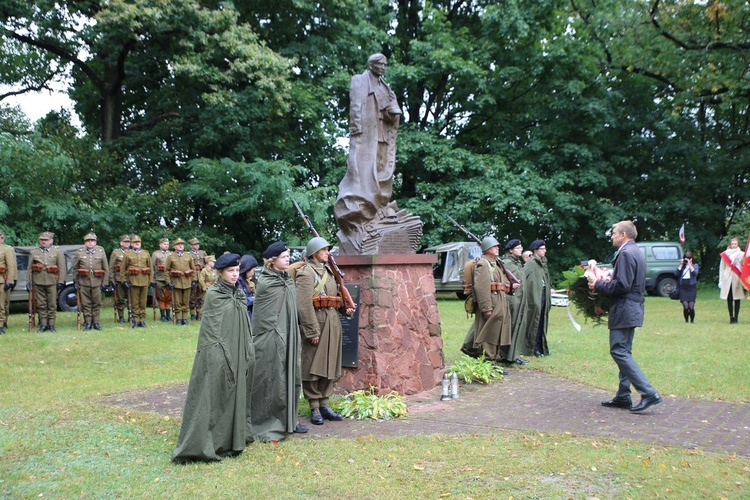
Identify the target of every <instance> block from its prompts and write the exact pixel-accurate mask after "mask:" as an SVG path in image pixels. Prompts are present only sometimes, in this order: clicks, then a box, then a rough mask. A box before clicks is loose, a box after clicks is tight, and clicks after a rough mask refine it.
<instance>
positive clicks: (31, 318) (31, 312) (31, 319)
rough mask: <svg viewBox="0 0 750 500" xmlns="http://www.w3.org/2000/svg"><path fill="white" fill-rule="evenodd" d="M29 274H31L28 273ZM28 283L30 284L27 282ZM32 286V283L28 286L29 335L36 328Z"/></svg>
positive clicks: (34, 297)
mask: <svg viewBox="0 0 750 500" xmlns="http://www.w3.org/2000/svg"><path fill="white" fill-rule="evenodd" d="M29 274H31V273H29ZM29 283H32V282H31V281H29ZM33 288H34V285H33V283H32V284H31V285H30V286H29V333H31V330H33V329H34V327H35V326H36V324H35V319H34V318H35V316H36V296H35V295H34V290H33Z"/></svg>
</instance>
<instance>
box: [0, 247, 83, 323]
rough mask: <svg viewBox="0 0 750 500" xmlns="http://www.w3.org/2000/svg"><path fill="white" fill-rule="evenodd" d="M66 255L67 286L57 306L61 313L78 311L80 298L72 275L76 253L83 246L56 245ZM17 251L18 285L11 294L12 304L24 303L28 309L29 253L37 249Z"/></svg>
mask: <svg viewBox="0 0 750 500" xmlns="http://www.w3.org/2000/svg"><path fill="white" fill-rule="evenodd" d="M56 246H57V248H59V249H60V250H62V251H63V254H65V264H66V267H67V269H66V275H65V286H64V287H63V289H62V290H61V291H60V293H58V294H57V306H58V308H59V309H60V310H61V311H67V312H76V311H78V296H77V295H76V287H75V283H74V280H75V276H73V274H72V273H71V270H72V269H73V263H74V262H75V258H76V252H77V251H78V249H79V248H81V246H82V245H56ZM13 248H14V249H15V251H16V263H17V264H18V283H17V284H16V289H15V290H13V291H12V292H11V294H10V302H11V304H14V303H21V302H23V303H24V304H26V307H28V300H29V292H28V291H26V276H27V274H26V273H27V269H28V267H29V252H31V250H33V249H34V248H36V247H13Z"/></svg>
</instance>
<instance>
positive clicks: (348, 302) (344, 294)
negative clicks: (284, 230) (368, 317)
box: [292, 198, 357, 309]
mask: <svg viewBox="0 0 750 500" xmlns="http://www.w3.org/2000/svg"><path fill="white" fill-rule="evenodd" d="M292 203H294V206H295V208H296V209H297V212H299V215H300V217H302V220H304V221H305V225H306V226H307V229H309V230H310V232H311V233H312V235H313V236H315V237H316V238H319V237H320V234H318V231H316V230H315V226H313V223H312V222H310V218H309V217H308V216H307V215H305V212H303V211H302V208H301V207H300V206H299V203H297V200H295V199H294V198H292ZM328 263H329V264H330V265H331V268H332V269H333V277H334V278H335V279H336V284H337V285H338V287H339V292H340V293H341V299H342V300H343V301H344V307H346V309H356V308H357V305H356V304H355V303H354V299H352V295H351V294H350V293H349V290H347V288H346V286H345V283H344V273H343V272H342V271H341V268H339V266H338V265H337V264H336V260H335V259H334V258H333V255H330V254H329V255H328Z"/></svg>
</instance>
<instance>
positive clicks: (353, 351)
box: [339, 283, 359, 368]
mask: <svg viewBox="0 0 750 500" xmlns="http://www.w3.org/2000/svg"><path fill="white" fill-rule="evenodd" d="M346 289H347V290H349V294H350V295H351V296H352V300H353V301H354V303H355V304H356V305H357V309H356V310H355V311H354V315H353V316H352V317H351V318H347V317H346V315H345V314H341V313H339V318H341V366H343V367H344V368H357V367H358V366H359V285H358V284H356V283H346Z"/></svg>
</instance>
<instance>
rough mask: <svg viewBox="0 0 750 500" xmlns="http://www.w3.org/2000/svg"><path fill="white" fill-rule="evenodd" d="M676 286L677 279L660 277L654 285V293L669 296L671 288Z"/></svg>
mask: <svg viewBox="0 0 750 500" xmlns="http://www.w3.org/2000/svg"><path fill="white" fill-rule="evenodd" d="M675 288H677V280H676V279H674V278H662V279H660V280H659V283H658V284H657V285H656V293H657V294H658V295H659V296H660V297H669V294H670V293H672V290H674V289H675Z"/></svg>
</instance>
